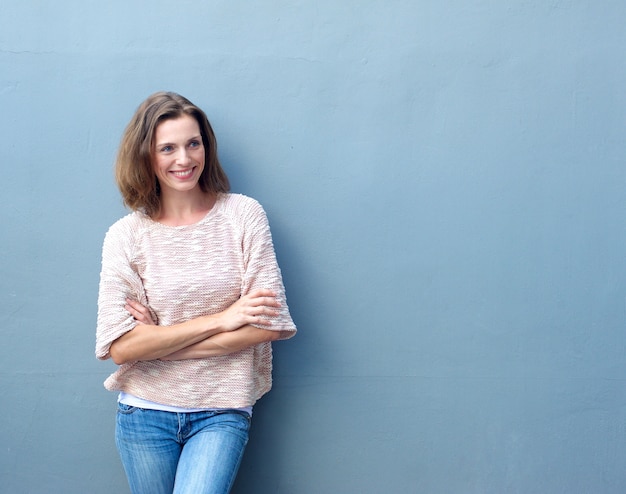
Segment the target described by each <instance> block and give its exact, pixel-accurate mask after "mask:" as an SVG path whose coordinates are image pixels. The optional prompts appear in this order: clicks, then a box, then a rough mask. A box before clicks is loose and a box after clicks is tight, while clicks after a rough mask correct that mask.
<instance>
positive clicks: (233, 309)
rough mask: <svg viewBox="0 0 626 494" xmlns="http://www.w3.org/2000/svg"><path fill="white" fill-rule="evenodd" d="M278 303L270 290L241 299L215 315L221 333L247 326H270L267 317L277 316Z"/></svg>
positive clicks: (259, 291)
mask: <svg viewBox="0 0 626 494" xmlns="http://www.w3.org/2000/svg"><path fill="white" fill-rule="evenodd" d="M279 307H280V303H279V302H278V300H277V299H276V294H275V293H274V292H273V291H272V290H265V289H260V290H255V291H253V292H250V293H248V294H247V295H244V296H243V297H241V298H240V299H239V300H237V302H235V303H234V304H233V305H231V306H230V307H229V308H228V309H226V310H224V311H222V312H220V313H219V314H216V316H217V317H218V318H219V320H220V327H221V328H222V330H223V331H235V330H236V329H239V328H241V327H243V326H247V325H250V324H252V325H259V326H271V325H272V322H271V321H270V320H269V319H267V318H268V317H272V316H277V315H278V314H279V312H278V310H277V309H278V308H279Z"/></svg>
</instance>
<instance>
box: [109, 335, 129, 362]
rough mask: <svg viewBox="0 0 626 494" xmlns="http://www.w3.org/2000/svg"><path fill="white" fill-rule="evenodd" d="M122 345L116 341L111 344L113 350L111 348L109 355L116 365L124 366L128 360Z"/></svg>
mask: <svg viewBox="0 0 626 494" xmlns="http://www.w3.org/2000/svg"><path fill="white" fill-rule="evenodd" d="M121 346H122V345H120V344H119V342H118V341H114V342H113V343H112V344H111V348H109V355H110V356H111V360H113V362H115V364H116V365H122V364H125V363H126V362H128V360H129V359H128V358H127V357H126V356H125V355H124V352H123V350H122V348H120V347H121Z"/></svg>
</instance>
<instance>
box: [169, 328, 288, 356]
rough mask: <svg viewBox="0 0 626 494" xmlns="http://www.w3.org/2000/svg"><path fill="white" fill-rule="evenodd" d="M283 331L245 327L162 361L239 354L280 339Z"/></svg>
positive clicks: (215, 336) (215, 337) (180, 351)
mask: <svg viewBox="0 0 626 494" xmlns="http://www.w3.org/2000/svg"><path fill="white" fill-rule="evenodd" d="M281 336H282V332H281V331H270V330H268V329H260V328H257V327H255V326H250V325H248V326H244V327H242V328H240V329H238V330H236V331H231V332H229V333H219V334H216V335H214V336H211V337H210V338H207V339H205V340H203V341H200V342H198V343H194V344H192V345H189V346H188V347H186V348H183V349H181V350H178V351H176V352H173V353H171V354H169V355H167V356H165V357H161V359H162V360H187V359H196V358H206V357H218V356H221V355H228V354H230V353H234V352H238V351H239V350H243V349H244V348H248V347H251V346H254V345H258V344H260V343H265V342H268V341H274V340H277V339H280V338H281Z"/></svg>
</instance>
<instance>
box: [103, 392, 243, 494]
mask: <svg viewBox="0 0 626 494" xmlns="http://www.w3.org/2000/svg"><path fill="white" fill-rule="evenodd" d="M249 429H250V417H249V416H248V414H246V413H242V412H239V411H234V410H233V411H230V410H227V411H218V412H193V413H174V412H163V411H159V410H147V409H144V408H137V407H132V406H129V405H124V404H122V403H118V411H117V424H116V429H115V442H116V444H117V449H118V451H119V454H120V458H121V459H122V464H123V465H124V470H125V471H126V476H127V477H128V483H129V485H130V490H131V492H132V493H133V494H227V493H228V492H229V491H230V489H231V487H232V485H233V482H234V480H235V476H236V475H237V470H238V469H239V464H240V463H241V458H242V457H243V451H244V449H245V447H246V444H247V443H248V431H249Z"/></svg>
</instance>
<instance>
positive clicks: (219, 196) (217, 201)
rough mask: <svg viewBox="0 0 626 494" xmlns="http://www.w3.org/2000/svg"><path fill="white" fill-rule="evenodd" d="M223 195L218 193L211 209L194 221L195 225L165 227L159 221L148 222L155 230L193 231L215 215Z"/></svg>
mask: <svg viewBox="0 0 626 494" xmlns="http://www.w3.org/2000/svg"><path fill="white" fill-rule="evenodd" d="M224 197H225V194H222V193H218V194H217V197H216V199H215V203H214V204H213V207H212V208H211V209H209V210H208V211H207V213H206V214H205V215H204V216H203V217H202V218H200V219H199V220H198V221H196V222H195V223H189V224H188V225H176V226H173V225H166V224H165V223H161V222H159V221H156V220H153V219H151V218H149V219H150V221H151V222H152V224H153V225H154V226H155V227H156V228H160V229H163V230H169V231H177V230H186V229H193V228H195V227H197V226H200V225H202V224H204V223H206V222H207V221H208V220H209V219H210V218H211V217H212V216H213V215H214V214H216V212H217V209H218V207H219V206H220V205H221V204H222V202H223V200H224Z"/></svg>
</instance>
